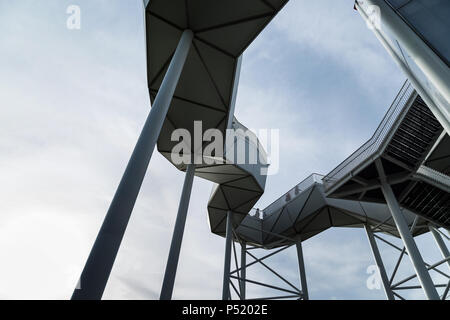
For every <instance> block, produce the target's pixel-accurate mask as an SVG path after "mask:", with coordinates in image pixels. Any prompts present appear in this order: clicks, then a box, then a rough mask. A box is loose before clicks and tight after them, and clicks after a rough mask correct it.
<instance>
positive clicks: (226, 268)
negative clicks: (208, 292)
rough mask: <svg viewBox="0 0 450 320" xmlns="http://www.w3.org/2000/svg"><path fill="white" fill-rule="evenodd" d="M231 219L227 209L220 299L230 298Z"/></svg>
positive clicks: (231, 214) (231, 215)
mask: <svg viewBox="0 0 450 320" xmlns="http://www.w3.org/2000/svg"><path fill="white" fill-rule="evenodd" d="M232 219H233V213H232V212H231V211H228V212H227V226H226V236H225V259H224V263H223V288H222V300H229V299H230V265H231V241H233V230H232Z"/></svg>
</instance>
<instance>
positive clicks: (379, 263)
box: [364, 225, 395, 300]
mask: <svg viewBox="0 0 450 320" xmlns="http://www.w3.org/2000/svg"><path fill="white" fill-rule="evenodd" d="M364 228H365V229H366V234H367V238H368V239H369V244H370V248H371V249H372V254H373V257H374V259H375V263H376V264H377V267H378V270H379V272H380V277H381V281H382V282H383V289H384V293H385V294H386V298H387V299H388V300H395V298H394V294H393V293H392V290H391V285H390V283H389V279H388V277H387V274H386V269H385V268H384V265H383V260H382V259H381V255H380V251H379V250H378V246H377V242H376V241H375V237H374V236H373V232H372V230H371V229H370V226H368V225H365V226H364Z"/></svg>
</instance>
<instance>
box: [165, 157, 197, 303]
mask: <svg viewBox="0 0 450 320" xmlns="http://www.w3.org/2000/svg"><path fill="white" fill-rule="evenodd" d="M194 173H195V165H194V164H188V165H187V168H186V177H185V178H184V184H183V192H182V194H181V199H180V204H179V205H178V213H177V219H176V221H175V228H174V230H173V234H172V242H171V244H170V251H169V258H168V259H167V264H166V272H165V273H164V280H163V285H162V289H161V296H160V300H171V299H172V292H173V285H174V283H175V276H176V273H177V267H178V258H179V257H180V250H181V242H182V241H183V234H184V226H185V225H186V216H187V212H188V208H189V199H190V198H191V191H192V184H193V182H194Z"/></svg>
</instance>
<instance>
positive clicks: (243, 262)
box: [238, 242, 247, 300]
mask: <svg viewBox="0 0 450 320" xmlns="http://www.w3.org/2000/svg"><path fill="white" fill-rule="evenodd" d="M246 264H247V245H246V243H245V242H242V243H241V275H240V278H241V279H245V278H246V276H247V268H246V267H245V265H246ZM238 275H239V273H238ZM240 286H241V287H240V289H241V300H245V291H246V285H245V281H243V280H241V281H240Z"/></svg>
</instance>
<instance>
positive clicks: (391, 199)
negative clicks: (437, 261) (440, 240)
mask: <svg viewBox="0 0 450 320" xmlns="http://www.w3.org/2000/svg"><path fill="white" fill-rule="evenodd" d="M381 190H382V191H383V195H384V198H385V199H386V203H387V205H388V207H389V211H390V212H391V215H392V218H393V219H394V222H395V225H396V226H397V230H398V232H399V234H400V236H401V238H402V240H403V243H404V244H405V248H406V251H407V252H408V256H409V258H410V259H411V263H412V264H413V267H414V270H415V271H416V274H417V278H418V279H419V281H420V284H421V286H422V288H423V291H424V292H425V295H426V297H427V298H428V299H429V300H439V294H438V293H437V291H436V288H435V287H434V284H433V281H432V280H431V277H430V274H429V273H428V270H427V268H426V266H425V263H424V261H423V259H422V256H421V255H420V252H419V249H418V248H417V245H416V243H415V241H414V238H413V236H412V235H411V232H410V231H409V228H408V224H407V223H406V220H405V217H404V216H403V214H402V212H401V210H400V206H399V204H398V202H397V199H396V198H395V195H394V192H393V191H392V188H391V186H390V185H389V184H388V183H387V182H386V181H383V182H382V183H381Z"/></svg>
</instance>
